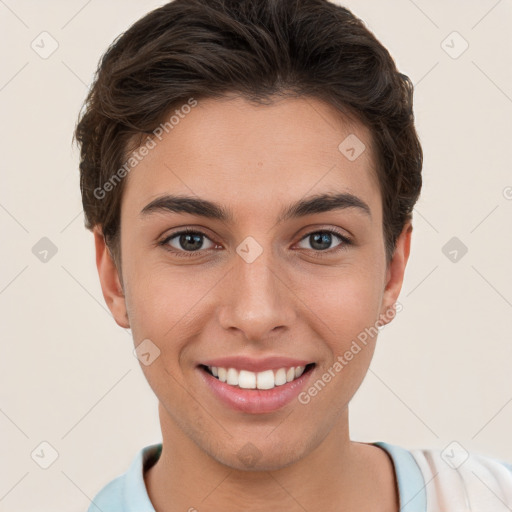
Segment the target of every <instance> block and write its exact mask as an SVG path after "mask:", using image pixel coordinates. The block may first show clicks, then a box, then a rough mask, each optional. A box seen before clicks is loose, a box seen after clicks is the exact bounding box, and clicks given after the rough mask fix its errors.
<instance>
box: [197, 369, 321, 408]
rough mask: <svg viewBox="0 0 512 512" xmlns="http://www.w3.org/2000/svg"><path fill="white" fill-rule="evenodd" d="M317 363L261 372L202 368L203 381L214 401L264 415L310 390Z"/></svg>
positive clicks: (200, 370)
mask: <svg viewBox="0 0 512 512" xmlns="http://www.w3.org/2000/svg"><path fill="white" fill-rule="evenodd" d="M315 367H316V363H309V364H306V365H305V366H293V367H283V368H278V369H269V370H264V371H261V372H251V371H248V370H237V369H235V368H224V367H215V366H207V365H204V364H200V365H198V366H197V369H198V370H199V372H200V376H201V380H202V381H203V382H204V383H205V384H206V387H207V389H208V390H209V392H210V394H211V395H213V397H214V398H216V399H217V400H219V401H220V402H221V403H222V404H224V405H227V406H229V408H231V409H235V410H237V411H239V412H245V413H251V414H261V413H270V412H274V411H277V410H279V409H281V408H283V407H284V406H285V405H287V404H289V403H290V402H292V400H293V399H294V398H296V397H297V395H298V394H299V393H300V392H301V391H302V390H303V389H304V388H305V387H306V385H307V383H308V382H309V381H310V379H311V378H312V375H313V373H314V370H315Z"/></svg>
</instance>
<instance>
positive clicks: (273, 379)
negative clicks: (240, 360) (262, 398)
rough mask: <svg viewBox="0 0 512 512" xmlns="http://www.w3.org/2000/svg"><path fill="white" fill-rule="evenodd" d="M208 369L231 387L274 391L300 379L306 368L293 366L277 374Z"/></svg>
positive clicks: (282, 369)
mask: <svg viewBox="0 0 512 512" xmlns="http://www.w3.org/2000/svg"><path fill="white" fill-rule="evenodd" d="M208 368H209V370H210V371H211V372H212V374H213V375H214V376H215V377H217V378H218V379H219V380H220V381H221V382H225V383H226V384H229V385H230V386H238V387H240V388H243V389H272V388H274V387H275V386H282V385H283V384H286V383H287V382H291V381H292V380H294V379H298V378H299V377H300V376H301V375H302V374H303V373H304V369H305V368H306V367H305V366H292V367H291V368H279V370H276V371H275V372H274V370H265V371H262V372H257V373H256V372H250V371H248V370H240V371H238V370H236V369H235V368H222V367H220V366H208Z"/></svg>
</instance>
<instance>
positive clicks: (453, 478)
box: [87, 441, 512, 512]
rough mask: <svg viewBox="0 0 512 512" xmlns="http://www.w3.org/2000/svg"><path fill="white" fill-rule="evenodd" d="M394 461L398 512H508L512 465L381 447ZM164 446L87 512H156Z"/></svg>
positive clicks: (146, 452) (143, 456)
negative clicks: (155, 479)
mask: <svg viewBox="0 0 512 512" xmlns="http://www.w3.org/2000/svg"><path fill="white" fill-rule="evenodd" d="M368 444H371V445H375V446H379V447H380V448H382V449H383V450H385V451H386V452H387V453H388V455H389V456H390V458H391V461H392V463H393V467H394V470H395V475H396V481H397V485H398V493H399V508H400V512H467V511H471V512H510V511H511V510H512V464H509V463H507V462H504V461H500V460H497V459H494V458H491V457H487V456H483V455H479V454H475V453H468V452H466V451H465V450H464V449H463V448H462V447H461V445H460V444H458V443H457V442H456V441H454V442H452V443H451V444H450V445H449V446H448V447H447V448H445V449H444V450H438V449H416V450H407V449H406V448H402V447H400V446H397V445H393V444H389V443H385V442H382V441H378V442H374V443H368ZM161 452H162V443H158V444H153V445H149V446H146V447H145V448H143V449H142V450H140V451H139V452H138V453H137V455H136V457H135V458H134V460H133V462H132V464H131V466H130V467H129V468H128V470H127V471H126V472H125V473H123V474H122V475H120V476H118V477H117V478H115V479H114V480H112V481H111V482H110V483H108V484H107V485H106V486H105V487H103V489H101V491H100V492H99V493H98V494H97V495H96V496H95V498H94V499H93V500H92V502H91V505H90V507H89V508H88V510H87V512H155V509H154V508H153V505H152V503H151V501H150V499H149V496H148V493H147V489H146V486H145V483H144V472H145V471H146V470H147V469H149V468H150V467H151V466H152V465H153V464H155V463H156V461H157V460H158V458H159V457H160V454H161Z"/></svg>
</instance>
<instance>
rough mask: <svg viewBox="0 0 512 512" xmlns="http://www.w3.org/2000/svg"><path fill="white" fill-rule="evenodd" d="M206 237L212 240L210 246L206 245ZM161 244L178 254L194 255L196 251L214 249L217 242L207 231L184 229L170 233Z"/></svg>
mask: <svg viewBox="0 0 512 512" xmlns="http://www.w3.org/2000/svg"><path fill="white" fill-rule="evenodd" d="M204 239H206V240H208V241H209V242H210V244H211V246H210V247H205V246H204V242H203V240H204ZM159 245H163V246H165V248H166V249H167V250H169V251H171V252H174V253H175V254H177V255H178V256H192V255H193V253H194V252H197V251H200V250H201V249H203V250H208V249H212V248H213V247H215V243H214V242H212V241H211V240H210V239H209V238H208V237H207V235H206V234H205V233H203V232H202V231H195V230H192V229H184V230H182V231H178V232H177V233H173V234H172V235H169V236H168V237H167V238H165V239H164V240H162V241H161V242H159ZM191 253H192V254H191Z"/></svg>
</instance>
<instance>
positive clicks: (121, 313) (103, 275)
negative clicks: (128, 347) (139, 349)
mask: <svg viewBox="0 0 512 512" xmlns="http://www.w3.org/2000/svg"><path fill="white" fill-rule="evenodd" d="M93 233H94V243H95V246H96V267H97V268H98V275H99V278H100V283H101V290H102V292H103V298H104V299H105V302H106V304H107V306H108V308H109V309H110V311H111V313H112V315H113V317H114V320H115V321H116V323H117V325H119V326H121V327H124V328H125V329H128V328H129V327H130V323H129V320H128V314H127V310H126V302H125V298H124V292H123V287H122V286H121V281H120V279H119V273H118V271H117V267H116V265H115V262H114V259H113V258H112V255H111V253H110V250H109V248H108V246H107V244H106V243H105V237H104V236H103V233H102V232H101V229H100V228H99V227H97V226H96V227H95V228H94V229H93Z"/></svg>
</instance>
